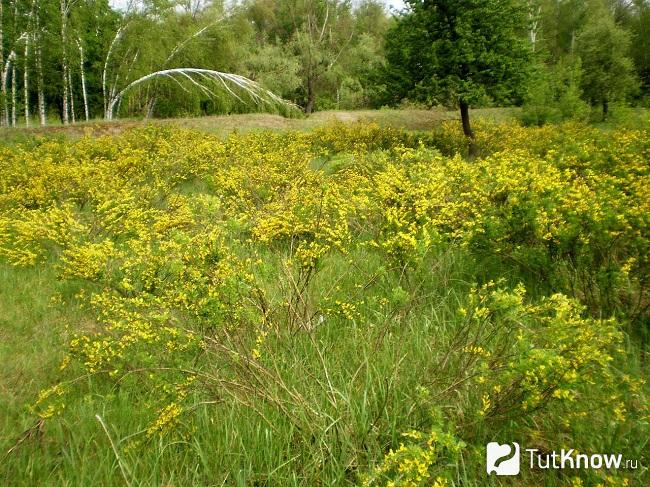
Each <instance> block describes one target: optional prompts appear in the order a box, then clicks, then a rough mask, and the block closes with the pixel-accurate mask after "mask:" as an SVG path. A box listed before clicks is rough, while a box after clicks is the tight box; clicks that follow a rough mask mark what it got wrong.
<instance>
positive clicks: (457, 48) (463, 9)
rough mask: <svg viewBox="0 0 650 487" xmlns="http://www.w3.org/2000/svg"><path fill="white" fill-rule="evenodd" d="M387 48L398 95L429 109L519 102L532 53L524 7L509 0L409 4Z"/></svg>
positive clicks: (394, 27)
mask: <svg viewBox="0 0 650 487" xmlns="http://www.w3.org/2000/svg"><path fill="white" fill-rule="evenodd" d="M408 4H409V7H410V10H408V11H407V12H406V13H405V14H403V15H402V16H401V17H400V18H399V19H398V22H397V23H396V24H395V25H394V26H393V28H392V29H391V31H390V33H389V35H388V39H389V40H388V42H387V45H386V49H387V59H388V63H389V76H390V77H391V78H392V79H393V80H394V83H393V84H394V85H395V88H393V87H392V86H391V89H394V92H395V93H396V94H399V95H402V96H404V95H407V96H408V95H410V96H413V97H415V98H417V99H421V100H426V101H427V102H429V103H431V104H437V103H441V102H442V103H444V102H451V103H454V104H455V103H457V102H458V101H463V102H465V103H468V104H474V103H477V102H479V101H481V100H482V99H483V98H484V97H486V96H488V97H490V99H491V100H493V101H494V102H496V103H509V102H513V101H516V100H517V99H518V97H519V92H520V87H521V84H522V82H523V80H524V79H525V78H526V70H527V65H528V62H529V50H528V47H527V45H526V41H525V40H524V38H523V37H522V36H521V35H520V34H519V32H518V29H519V28H520V26H521V25H523V24H524V11H523V9H522V7H521V5H520V4H518V3H517V2H513V1H509V0H475V1H471V2H462V3H461V2H451V1H449V2H448V1H440V2H422V1H416V0H414V1H410V2H408Z"/></svg>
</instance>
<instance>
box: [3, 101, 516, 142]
mask: <svg viewBox="0 0 650 487" xmlns="http://www.w3.org/2000/svg"><path fill="white" fill-rule="evenodd" d="M516 113H517V110H516V109H509V108H486V109H476V110H473V111H472V115H473V117H475V118H476V119H481V118H486V119H491V120H496V121H503V120H507V119H509V118H512V117H514V116H515V114H516ZM457 119H459V114H458V113H457V112H456V111H445V110H441V109H432V110H414V109H408V110H397V109H382V110H358V111H323V112H316V113H314V114H313V115H311V116H310V117H298V118H285V117H282V116H280V115H269V114H264V113H252V114H236V115H222V116H206V117H195V118H173V119H148V120H146V119H139V120H136V119H119V120H113V121H105V120H102V119H97V120H91V121H89V122H78V123H76V124H74V125H69V126H67V127H64V126H62V125H60V124H53V125H51V126H47V127H38V126H34V125H33V126H32V127H30V128H25V127H18V128H0V143H4V144H11V145H14V144H21V143H22V144H24V143H30V142H31V141H33V140H34V139H37V138H39V137H47V138H51V137H62V136H64V137H71V138H77V137H82V136H84V135H85V134H88V133H90V134H93V135H118V134H120V133H122V132H124V131H125V130H129V129H133V128H136V127H141V126H144V125H148V124H153V125H174V126H180V127H183V128H188V129H194V130H200V131H202V132H206V133H212V134H217V135H219V136H226V135H228V134H230V133H232V132H233V131H238V132H251V131H264V130H271V131H280V132H283V131H289V130H310V129H313V128H315V127H320V126H323V125H326V124H328V123H331V122H332V121H342V122H346V123H348V122H357V121H366V122H376V123H379V124H380V125H382V126H391V127H397V128H404V129H407V130H431V129H433V128H434V127H436V126H437V125H439V124H440V122H442V121H444V120H457Z"/></svg>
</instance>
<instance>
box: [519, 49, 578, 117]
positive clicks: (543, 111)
mask: <svg viewBox="0 0 650 487" xmlns="http://www.w3.org/2000/svg"><path fill="white" fill-rule="evenodd" d="M581 76H582V68H581V64H580V60H579V59H575V60H573V59H570V58H567V59H565V60H563V61H561V62H559V63H558V64H556V65H555V66H553V67H547V66H546V65H543V64H540V65H539V66H538V67H537V70H536V71H535V74H534V75H533V76H532V77H531V79H530V81H529V83H530V84H529V88H528V92H527V94H526V96H525V97H524V105H523V107H522V114H521V119H522V122H523V123H524V124H526V125H538V126H541V125H543V124H545V123H557V122H561V121H566V120H579V121H586V120H587V119H588V117H589V106H588V105H587V103H586V102H584V101H583V100H582V98H581V95H582V92H581V89H580V79H581Z"/></svg>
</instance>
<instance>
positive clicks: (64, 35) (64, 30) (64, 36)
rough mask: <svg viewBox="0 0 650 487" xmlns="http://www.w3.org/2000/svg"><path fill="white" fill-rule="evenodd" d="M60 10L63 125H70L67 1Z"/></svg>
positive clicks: (62, 2) (62, 0)
mask: <svg viewBox="0 0 650 487" xmlns="http://www.w3.org/2000/svg"><path fill="white" fill-rule="evenodd" d="M60 9H61V12H60V13H61V53H62V54H61V61H62V63H61V64H62V68H63V72H62V80H61V81H62V82H63V108H62V112H63V113H62V114H61V115H62V118H63V125H68V123H70V121H69V119H68V96H69V94H68V71H69V69H68V56H67V47H68V5H67V3H66V0H60Z"/></svg>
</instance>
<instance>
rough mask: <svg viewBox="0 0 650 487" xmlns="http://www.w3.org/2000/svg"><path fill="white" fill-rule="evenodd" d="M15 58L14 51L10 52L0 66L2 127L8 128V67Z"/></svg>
mask: <svg viewBox="0 0 650 487" xmlns="http://www.w3.org/2000/svg"><path fill="white" fill-rule="evenodd" d="M15 57H16V53H15V52H14V51H11V52H10V53H9V56H7V60H6V61H5V64H4V66H2V72H1V73H0V84H1V85H2V86H1V88H2V98H3V105H4V117H3V121H4V125H5V126H7V127H8V126H9V123H10V121H9V100H8V96H7V81H8V77H9V67H10V66H12V65H13V61H14V58H15Z"/></svg>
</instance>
